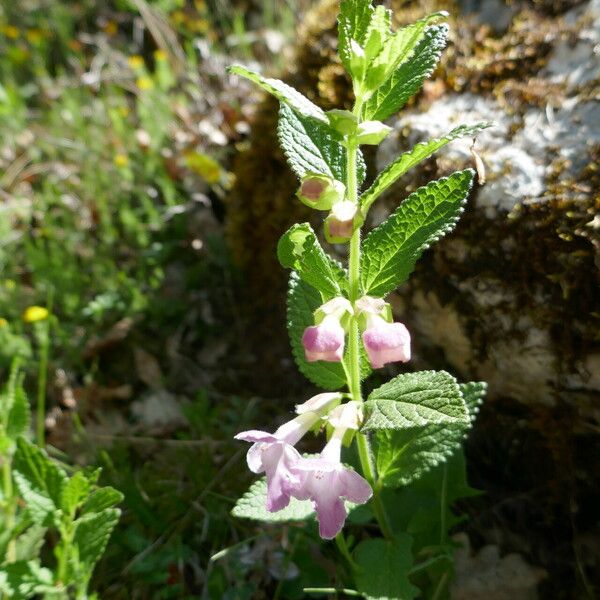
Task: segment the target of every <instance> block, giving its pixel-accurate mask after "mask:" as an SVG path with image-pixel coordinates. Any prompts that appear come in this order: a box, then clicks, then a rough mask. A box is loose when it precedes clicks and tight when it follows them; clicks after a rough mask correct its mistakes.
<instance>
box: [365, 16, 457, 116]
mask: <svg viewBox="0 0 600 600" xmlns="http://www.w3.org/2000/svg"><path fill="white" fill-rule="evenodd" d="M447 37H448V27H447V26H446V25H434V26H432V27H428V28H427V29H426V30H425V31H424V32H423V34H422V37H421V39H420V41H418V43H417V45H416V47H414V51H413V52H412V54H410V56H408V60H404V62H401V63H399V64H398V65H397V66H396V67H395V69H394V70H393V72H392V73H391V74H390V76H389V77H388V78H387V79H386V80H385V81H384V82H383V83H382V84H381V85H380V86H379V87H378V88H377V90H376V91H375V92H374V93H373V95H372V96H371V97H370V98H369V100H367V102H366V103H365V105H364V107H363V118H364V119H365V120H367V121H383V120H384V119H387V118H388V117H389V116H390V115H392V114H394V113H395V112H398V111H399V110H400V109H401V108H402V107H403V106H404V105H405V104H406V102H407V101H408V99H409V98H410V97H411V96H413V95H414V94H415V93H416V92H417V91H418V90H419V89H420V88H421V86H422V85H423V81H425V79H426V78H427V77H429V76H430V75H431V73H433V71H434V69H435V67H436V65H437V63H438V61H439V59H440V55H441V53H442V50H443V49H444V48H445V46H446V41H447Z"/></svg>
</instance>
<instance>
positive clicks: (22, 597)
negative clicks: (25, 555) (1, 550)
mask: <svg viewBox="0 0 600 600" xmlns="http://www.w3.org/2000/svg"><path fill="white" fill-rule="evenodd" d="M56 591H57V588H56V587H54V585H53V579H52V571H50V570H49V569H46V568H44V567H42V566H40V563H39V561H37V560H30V561H24V560H20V561H17V562H13V563H10V564H7V565H4V566H3V567H2V569H1V570H0V592H2V593H3V594H5V595H6V596H7V597H8V598H10V599H11V600H28V599H29V598H32V597H33V596H35V595H36V594H46V593H50V594H51V593H53V592H56Z"/></svg>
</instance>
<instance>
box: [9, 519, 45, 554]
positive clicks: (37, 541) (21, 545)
mask: <svg viewBox="0 0 600 600" xmlns="http://www.w3.org/2000/svg"><path fill="white" fill-rule="evenodd" d="M46 531H47V529H46V527H42V526H41V525H35V524H34V525H32V526H31V527H29V528H28V529H26V530H25V531H24V532H23V533H22V534H21V535H19V536H18V537H17V539H16V540H15V551H16V557H17V560H33V559H35V558H37V556H38V555H39V553H40V549H41V548H42V546H43V545H44V536H45V535H46Z"/></svg>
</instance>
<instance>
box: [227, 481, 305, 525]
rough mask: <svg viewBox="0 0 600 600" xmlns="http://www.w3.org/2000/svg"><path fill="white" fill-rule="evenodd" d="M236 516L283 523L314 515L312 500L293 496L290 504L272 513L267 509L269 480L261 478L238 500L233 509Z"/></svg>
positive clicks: (302, 519)
mask: <svg viewBox="0 0 600 600" xmlns="http://www.w3.org/2000/svg"><path fill="white" fill-rule="evenodd" d="M231 514H232V515H233V516H234V517H239V518H241V519H253V520H254V521H265V522H267V523H282V522H285V521H304V520H306V519H308V518H311V517H312V516H313V515H314V509H313V505H312V502H311V501H310V500H297V499H296V498H292V499H291V500H290V503H289V505H288V506H287V507H286V508H284V509H283V510H280V511H278V512H274V513H271V512H269V511H268V510H267V482H266V480H265V479H264V478H263V479H259V480H258V481H255V482H254V483H253V484H252V485H251V486H250V489H249V490H248V491H247V492H246V493H245V494H244V495H243V496H242V497H241V498H240V499H239V500H238V501H237V502H236V505H235V507H234V508H233V510H232V511H231Z"/></svg>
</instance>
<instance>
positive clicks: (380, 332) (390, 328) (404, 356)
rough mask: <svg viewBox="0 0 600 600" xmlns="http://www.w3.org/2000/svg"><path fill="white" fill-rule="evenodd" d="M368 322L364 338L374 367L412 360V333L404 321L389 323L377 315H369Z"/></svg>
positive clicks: (378, 367)
mask: <svg viewBox="0 0 600 600" xmlns="http://www.w3.org/2000/svg"><path fill="white" fill-rule="evenodd" d="M367 322H368V326H367V329H366V330H365V331H364V333H363V334H362V339H363V344H364V346H365V350H366V351H367V354H368V356H369V361H370V362H371V366H372V367H373V368H374V369H380V368H381V367H383V365H385V364H387V363H390V362H398V361H399V362H407V361H409V360H410V333H409V332H408V329H406V327H405V326H404V325H403V324H402V323H388V322H387V321H385V319H383V318H381V317H379V316H377V315H369V316H368V317H367Z"/></svg>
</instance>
